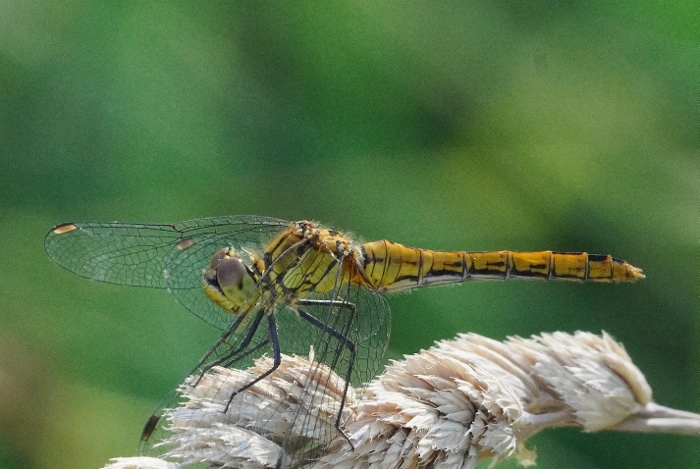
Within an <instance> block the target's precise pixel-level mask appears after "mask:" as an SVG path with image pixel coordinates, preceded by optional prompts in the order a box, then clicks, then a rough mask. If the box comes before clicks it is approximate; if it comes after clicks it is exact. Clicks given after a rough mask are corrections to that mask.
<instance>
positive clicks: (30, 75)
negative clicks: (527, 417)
mask: <svg viewBox="0 0 700 469" xmlns="http://www.w3.org/2000/svg"><path fill="white" fill-rule="evenodd" d="M697 18H698V8H697V2H696V1H691V0H688V1H669V2H632V1H628V2H604V1H599V2H580V1H573V2H559V1H544V0H541V1H531V2H517V1H503V0H501V1H493V2H412V3H383V2H382V3H376V2H371V1H354V2H345V3H334V4H333V6H332V7H331V6H328V5H324V4H322V3H321V2H296V3H285V4H284V5H283V6H282V5H281V4H279V5H277V4H273V3H271V2H267V3H255V4H253V3H245V4H244V3H238V2H226V1H220V2H168V3H165V2H154V1H139V2H104V1H102V2H100V1H84V0H73V1H69V2H24V1H19V0H7V1H3V2H1V3H0V197H1V198H0V200H1V201H2V204H1V205H0V222H1V223H0V236H1V239H2V240H3V242H2V243H1V244H0V253H2V255H1V258H0V259H1V262H0V287H1V291H2V295H0V314H1V315H2V316H1V318H2V319H1V322H0V467H9V468H34V467H37V468H89V467H100V466H101V465H103V464H104V463H105V462H106V461H107V460H108V458H110V457H115V456H127V455H132V454H134V451H135V447H136V442H137V439H138V435H139V432H140V430H141V425H142V423H143V422H144V420H145V417H146V416H147V415H148V414H149V412H150V411H151V410H152V409H153V407H154V406H155V405H156V403H157V401H158V400H159V398H160V397H161V396H163V395H164V394H165V393H166V392H167V391H168V390H169V389H170V388H171V387H173V386H174V385H175V384H176V383H177V382H178V381H179V380H180V379H181V378H182V377H183V375H184V374H185V373H186V372H187V370H189V368H190V367H191V366H192V365H193V364H194V363H195V362H196V361H197V359H198V358H199V357H200V356H201V354H202V353H203V352H204V351H205V350H206V349H207V348H208V346H209V345H210V344H211V343H213V341H214V340H215V338H216V333H215V331H214V330H212V329H211V328H209V327H208V326H207V325H206V324H204V323H202V322H200V321H199V320H198V319H197V318H196V317H194V316H193V315H191V314H189V313H188V312H186V311H185V310H184V309H183V308H182V307H180V306H179V305H178V304H176V303H175V302H174V300H173V299H172V298H170V297H169V296H168V295H167V294H166V293H164V292H161V291H151V290H139V289H129V288H120V287H115V286H110V285H104V284H97V283H94V282H89V281H86V280H83V279H80V278H78V277H76V276H73V275H71V274H69V273H67V272H65V271H63V270H61V269H60V268H58V267H56V266H54V265H53V264H52V263H51V262H50V260H49V259H48V258H47V256H46V255H45V253H44V251H43V244H42V243H43V237H44V235H45V233H46V232H47V231H48V230H49V228H50V227H51V226H53V225H54V224H57V223H59V222H64V221H114V220H119V221H137V222H149V221H150V222H171V221H179V220H185V219H190V218H198V217H205V216H212V215H226V214H259V215H267V216H274V217H279V218H285V219H290V220H295V219H314V220H317V221H322V222H324V223H326V224H327V225H330V226H332V227H334V228H337V229H341V230H348V231H351V232H352V233H354V234H356V235H358V236H359V237H361V238H362V239H365V240H371V239H382V238H388V239H391V240H393V241H396V242H401V243H404V244H407V245H411V246H420V247H425V248H433V249H468V250H485V249H489V250H490V249H506V248H507V249H514V250H539V249H554V250H563V251H578V250H587V251H589V252H599V253H612V254H613V255H615V256H617V257H621V258H624V259H627V260H628V261H630V262H632V263H633V264H635V265H638V266H640V267H642V268H644V270H645V273H646V274H647V276H648V278H647V279H646V280H645V281H643V282H639V283H636V284H633V285H583V286H582V285H570V284H566V283H564V284H560V283H557V284H554V283H552V284H544V283H543V284H539V283H528V282H521V283H518V282H508V283H507V284H503V283H481V284H472V285H464V286H461V287H457V288H435V289H428V290H423V291H417V292H414V293H412V294H410V295H409V294H406V295H399V296H397V297H393V298H391V299H390V304H391V306H392V310H393V333H392V341H391V348H390V354H391V356H394V357H397V356H400V354H402V353H412V352H416V351H418V350H419V349H420V348H421V347H428V346H430V345H431V343H432V342H433V341H434V340H437V339H443V338H450V337H453V336H454V335H455V334H456V333H458V332H466V331H474V332H478V333H481V334H484V335H487V336H489V337H493V338H497V339H503V338H504V337H506V336H507V335H513V334H519V335H530V334H533V333H538V332H541V331H553V330H565V331H574V330H577V329H582V330H588V331H593V332H599V331H600V330H601V329H604V330H606V331H608V332H610V333H611V334H613V335H614V336H615V337H616V338H617V339H618V340H620V341H622V342H623V343H624V344H625V346H626V348H627V350H628V352H629V353H630V354H631V356H632V357H633V358H634V360H635V362H636V363H637V364H638V365H639V367H640V368H641V369H642V370H643V371H644V372H645V373H646V376H647V378H648V380H649V382H650V384H651V385H652V387H653V389H654V391H655V399H656V401H657V402H659V403H661V404H665V405H669V406H673V407H677V408H683V409H687V410H693V411H696V412H700V397H699V396H700V346H699V344H700V340H699V339H700V327H699V323H700V321H699V320H698V317H699V313H700V311H699V308H698V305H699V304H700V303H699V301H698V300H699V294H700V282H699V280H700V275H699V268H700V255H699V254H700V246H699V244H698V237H699V235H700V205H699V204H700V158H699V151H698V150H699V147H700V133H699V132H698V122H699V113H698V106H699V101H700V99H699V98H698V97H699V96H700V80H698V76H700V66H699V64H700V28H698V23H697ZM532 444H533V445H535V446H537V447H538V450H539V459H538V463H539V466H538V467H542V468H549V467H586V468H603V467H606V468H607V467H691V466H692V467H696V465H697V461H698V460H700V439H697V438H691V437H678V436H653V435H629V434H616V433H600V434H594V435H587V434H582V433H580V432H579V431H578V430H573V429H572V430H556V431H548V432H545V433H544V434H541V435H538V436H537V437H535V438H534V439H533V440H532ZM512 466H513V465H511V464H506V467H512Z"/></svg>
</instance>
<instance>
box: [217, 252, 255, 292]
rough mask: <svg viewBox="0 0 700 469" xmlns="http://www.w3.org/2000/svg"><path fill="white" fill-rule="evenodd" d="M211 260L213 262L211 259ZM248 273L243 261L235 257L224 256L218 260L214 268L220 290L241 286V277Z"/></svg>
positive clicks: (239, 287)
mask: <svg viewBox="0 0 700 469" xmlns="http://www.w3.org/2000/svg"><path fill="white" fill-rule="evenodd" d="M212 262H214V261H213V260H212ZM246 275H248V272H247V271H246V268H245V265H243V261H241V260H240V259H239V258H237V257H226V258H224V259H221V260H220V261H219V264H218V267H217V268H216V280H217V281H218V282H219V286H220V287H221V289H222V290H227V289H229V288H232V287H236V288H238V289H241V288H243V279H244V278H245V276H246Z"/></svg>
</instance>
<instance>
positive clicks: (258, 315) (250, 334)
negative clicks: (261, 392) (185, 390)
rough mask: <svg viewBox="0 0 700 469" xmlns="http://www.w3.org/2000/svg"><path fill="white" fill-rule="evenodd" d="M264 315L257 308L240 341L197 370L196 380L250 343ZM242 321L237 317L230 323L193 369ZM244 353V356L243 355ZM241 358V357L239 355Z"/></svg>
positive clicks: (260, 345)
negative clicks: (236, 345)
mask: <svg viewBox="0 0 700 469" xmlns="http://www.w3.org/2000/svg"><path fill="white" fill-rule="evenodd" d="M264 315H265V311H264V310H262V309H261V310H259V311H258V312H257V313H255V317H254V318H253V322H252V323H251V324H250V327H249V328H248V330H247V331H246V333H245V335H244V336H243V338H242V339H241V343H240V344H239V345H238V347H236V348H235V349H233V350H230V351H227V352H225V353H224V354H223V355H222V356H220V357H218V358H217V359H216V360H214V361H212V362H211V363H207V364H206V365H205V366H204V367H203V368H202V370H201V371H200V372H199V374H200V376H199V379H198V380H197V382H199V380H200V379H202V376H204V373H206V372H207V371H209V370H211V369H212V368H213V367H215V366H217V365H220V364H222V363H224V362H225V361H227V360H230V359H231V358H232V357H235V356H236V355H238V354H240V353H241V352H242V351H243V350H244V349H245V348H246V347H247V346H248V344H250V342H251V340H253V336H255V332H256V331H257V330H258V327H259V326H260V322H261V321H262V318H263V316H264ZM241 322H242V320H241V319H237V320H236V322H235V323H233V324H232V325H231V327H230V328H229V329H228V330H227V331H226V332H225V333H224V335H222V336H221V338H220V339H219V340H217V341H216V343H215V344H214V346H213V347H212V348H210V349H209V351H208V352H207V354H206V355H204V358H202V359H201V360H200V361H199V363H197V367H196V368H195V370H198V369H199V367H200V366H202V364H203V363H204V362H205V361H206V360H207V358H209V356H211V354H212V353H214V351H215V350H216V349H217V347H219V345H221V344H222V343H224V342H225V341H226V339H228V338H229V337H230V336H231V334H232V333H233V332H234V331H235V330H236V329H237V327H238V326H239V325H240V323H241ZM260 347H262V344H258V345H257V346H255V347H254V348H253V349H252V350H249V351H248V352H246V353H245V355H248V354H250V353H252V352H253V351H255V350H257V349H258V348H260ZM245 355H244V356H245ZM241 358H242V357H241ZM196 385H197V383H195V386H196Z"/></svg>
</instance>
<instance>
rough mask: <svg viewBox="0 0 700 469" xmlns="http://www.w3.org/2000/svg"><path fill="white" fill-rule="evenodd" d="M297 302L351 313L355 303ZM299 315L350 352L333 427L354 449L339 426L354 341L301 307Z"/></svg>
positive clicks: (350, 375)
mask: <svg viewBox="0 0 700 469" xmlns="http://www.w3.org/2000/svg"><path fill="white" fill-rule="evenodd" d="M298 303H299V304H303V305H332V306H337V307H340V308H347V309H349V310H350V311H351V312H352V313H353V314H354V313H355V309H356V307H355V305H354V304H353V303H347V302H344V301H334V300H309V299H306V300H300V301H299V302H298ZM297 311H298V313H299V317H301V318H302V319H304V320H305V321H308V322H309V323H310V324H312V325H314V326H316V327H317V328H319V329H320V330H322V331H323V332H325V333H327V334H330V335H331V336H333V337H335V338H336V339H338V341H339V342H340V345H342V346H343V347H345V348H347V349H348V351H349V352H350V359H349V361H348V368H347V371H346V372H345V387H344V389H343V399H342V400H341V402H340V409H339V410H338V416H337V418H336V419H335V428H336V430H338V432H340V434H341V435H343V438H345V440H346V441H347V442H348V444H350V448H351V450H354V449H355V446H354V445H353V444H352V441H350V438H349V437H348V435H347V434H346V433H345V432H344V431H343V429H342V428H341V427H340V418H341V417H342V415H343V408H344V407H345V399H346V398H347V395H348V389H349V387H350V380H351V378H352V368H353V365H354V363H355V343H354V342H353V341H351V340H350V339H348V338H347V337H346V335H345V334H343V333H342V332H340V331H337V330H335V329H333V328H332V327H330V326H329V325H327V324H324V323H323V321H321V320H319V319H318V318H317V317H315V316H314V315H312V314H310V313H308V312H306V311H304V310H303V309H301V308H299V309H298V310H297ZM338 358H339V354H336V356H335V357H333V362H332V364H331V368H335V365H336V364H337V360H338Z"/></svg>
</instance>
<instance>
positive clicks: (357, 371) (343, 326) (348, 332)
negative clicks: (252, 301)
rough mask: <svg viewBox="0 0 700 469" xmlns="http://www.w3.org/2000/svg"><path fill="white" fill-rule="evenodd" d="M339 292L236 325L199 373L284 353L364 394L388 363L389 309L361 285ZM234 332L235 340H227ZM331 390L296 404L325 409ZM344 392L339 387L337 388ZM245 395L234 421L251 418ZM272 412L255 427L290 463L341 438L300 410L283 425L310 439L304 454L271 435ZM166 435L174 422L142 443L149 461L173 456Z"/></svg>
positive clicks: (312, 387)
mask: <svg viewBox="0 0 700 469" xmlns="http://www.w3.org/2000/svg"><path fill="white" fill-rule="evenodd" d="M302 255H303V254H302ZM341 262H342V261H341ZM337 284H338V286H337V288H336V289H335V290H333V291H331V292H328V293H324V294H319V293H312V294H311V295H309V296H308V297H305V298H303V299H299V300H295V301H294V302H292V303H291V304H277V305H270V308H269V309H268V310H260V311H251V313H249V314H250V317H249V318H247V319H246V320H245V321H242V322H241V324H240V325H238V326H236V325H235V324H234V326H236V327H235V328H234V329H233V330H231V331H227V333H225V334H224V336H222V339H221V340H220V341H219V342H218V343H217V344H216V345H215V346H214V347H213V348H212V349H211V350H210V352H209V353H208V354H207V355H206V356H205V357H204V359H203V361H202V362H201V363H200V365H199V366H198V367H197V368H196V369H195V370H193V373H194V374H201V373H203V372H207V371H208V370H209V369H210V368H211V366H212V365H220V366H224V367H226V368H231V369H243V368H246V367H248V366H250V365H251V364H252V362H253V360H254V359H257V358H259V357H261V356H262V355H267V356H269V357H274V355H275V353H276V350H275V347H276V346H277V347H278V351H279V352H280V353H282V354H286V355H293V354H296V355H300V356H303V357H309V356H310V354H311V355H312V357H313V359H314V364H313V365H312V366H318V364H319V363H323V364H325V365H328V366H329V367H330V368H331V369H332V370H333V371H334V372H335V374H337V375H338V376H339V377H340V378H342V379H346V378H347V379H349V380H350V381H351V383H352V384H353V385H355V386H357V388H356V389H360V390H362V389H363V385H364V384H365V383H367V382H368V381H369V380H370V379H372V378H373V377H374V376H375V375H376V374H377V371H378V370H379V368H380V367H381V365H382V363H383V357H384V352H385V350H386V346H387V342H388V339H389V330H390V311H389V306H388V304H387V303H386V300H385V299H384V298H383V297H382V296H381V295H380V294H378V293H377V292H375V291H373V290H370V289H367V288H364V287H360V286H358V285H350V284H347V283H346V284H341V283H340V281H339V279H338V281H337ZM268 316H271V317H272V318H273V319H274V329H275V333H272V334H271V330H270V325H269V324H268ZM229 332H230V335H228V336H227V334H228V333H229ZM274 334H276V338H275V337H274ZM275 340H277V345H276V344H275ZM313 375H314V373H309V376H313ZM247 379H253V378H247ZM243 381H245V380H243ZM243 381H241V382H240V386H239V388H243V387H245V386H246V385H247V384H249V382H243ZM327 385H328V383H322V382H318V381H314V380H307V381H306V382H305V383H304V384H303V387H302V390H301V395H299V396H298V398H297V399H296V401H297V402H305V400H306V399H305V396H306V397H308V398H309V399H308V401H309V402H316V403H317V405H322V404H321V403H324V402H325V399H324V397H323V393H324V392H325V386H327ZM338 386H339V385H338V384H337V383H336V384H334V387H336V388H337V387H338ZM340 386H341V387H342V385H340ZM206 392H207V395H213V394H217V393H227V394H226V396H229V395H230V394H231V393H232V389H231V387H227V388H225V389H220V390H219V389H207V391H206ZM243 394H244V392H242V393H241V394H240V395H237V396H235V397H234V398H233V399H232V400H231V408H230V409H229V412H231V413H232V414H233V415H240V414H245V413H246V412H245V409H243V407H245V406H246V405H250V403H249V401H246V399H245V398H244V397H243ZM358 397H359V396H358ZM226 399H227V397H224V399H223V400H224V401H225V400H226ZM329 401H330V399H329ZM177 405H178V399H177V398H175V399H173V400H171V401H169V402H164V403H163V404H162V405H161V406H160V407H159V409H158V411H157V413H160V411H161V410H162V409H163V408H173V407H175V406H177ZM237 406H238V407H237ZM339 411H340V410H338V412H339ZM270 412H272V414H271V416H270V418H269V419H267V421H263V422H261V421H256V422H255V423H254V426H255V427H256V428H259V429H261V432H263V433H265V436H266V437H269V438H271V439H273V440H275V441H276V442H277V443H279V444H280V445H281V446H282V447H283V448H284V449H285V453H286V454H287V458H288V462H295V461H296V462H300V461H309V460H313V459H315V458H318V457H320V455H321V454H322V453H323V451H324V449H325V447H326V446H327V445H328V444H329V443H330V440H331V439H332V438H334V437H335V436H337V434H338V433H337V430H336V429H335V422H336V418H335V417H333V418H331V419H325V420H319V419H318V418H315V417H313V415H316V413H315V412H308V411H305V409H303V406H302V405H297V406H296V407H295V408H294V414H293V415H292V416H285V417H284V419H283V420H285V421H287V422H289V425H290V426H294V427H295V428H297V429H303V430H298V431H296V432H294V433H295V434H304V435H309V436H308V441H306V442H305V444H303V445H302V446H300V445H299V441H295V442H290V441H288V440H286V439H285V437H284V435H285V434H286V432H282V433H280V435H278V436H277V437H275V436H274V432H275V428H268V429H266V425H267V422H272V421H275V422H279V420H280V418H279V417H276V416H274V412H275V410H274V409H271V410H270ZM152 423H155V421H153V422H152ZM201 425H202V426H206V422H202V424H201ZM270 425H273V424H270ZM197 426H199V425H197ZM167 427H168V423H167V422H165V421H160V422H158V425H157V428H156V430H155V431H154V433H153V435H152V436H151V437H150V438H149V439H148V440H147V441H145V442H143V443H142V447H141V451H142V454H148V455H160V454H162V453H163V452H164V451H166V450H167V449H169V448H168V447H166V446H160V447H159V446H158V444H159V443H160V442H162V441H163V438H164V437H165V436H167V435H168V429H167ZM266 432H267V433H266ZM290 433H292V432H290ZM270 434H273V436H270ZM154 445H156V446H155V447H154Z"/></svg>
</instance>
